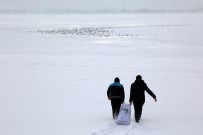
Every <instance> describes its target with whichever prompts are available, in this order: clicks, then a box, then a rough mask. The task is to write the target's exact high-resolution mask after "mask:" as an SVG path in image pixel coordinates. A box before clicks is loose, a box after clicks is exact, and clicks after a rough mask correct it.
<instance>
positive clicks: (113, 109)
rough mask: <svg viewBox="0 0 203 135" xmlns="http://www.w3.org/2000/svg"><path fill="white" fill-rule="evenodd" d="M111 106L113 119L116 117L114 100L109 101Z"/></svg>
mask: <svg viewBox="0 0 203 135" xmlns="http://www.w3.org/2000/svg"><path fill="white" fill-rule="evenodd" d="M111 106H112V114H113V119H115V118H116V117H115V116H116V114H117V113H116V110H117V102H116V101H115V100H114V99H111Z"/></svg>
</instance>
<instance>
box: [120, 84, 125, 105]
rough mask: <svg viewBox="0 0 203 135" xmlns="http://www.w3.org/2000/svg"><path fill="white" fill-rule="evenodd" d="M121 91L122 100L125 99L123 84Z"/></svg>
mask: <svg viewBox="0 0 203 135" xmlns="http://www.w3.org/2000/svg"><path fill="white" fill-rule="evenodd" d="M121 91H122V96H121V99H122V102H124V101H125V91H124V87H123V86H122V87H121Z"/></svg>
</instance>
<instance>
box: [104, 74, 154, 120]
mask: <svg viewBox="0 0 203 135" xmlns="http://www.w3.org/2000/svg"><path fill="white" fill-rule="evenodd" d="M145 91H146V92H147V93H148V94H149V95H150V96H152V97H153V98H154V100H155V102H156V101H157V99H156V95H155V94H154V93H153V92H152V91H151V90H150V89H149V88H148V86H147V84H146V83H145V82H144V80H142V76H141V75H138V76H137V77H136V80H135V82H133V83H132V84H131V88H130V99H129V102H130V105H132V103H133V105H134V110H135V113H134V117H135V121H136V122H137V123H139V120H140V118H141V115H142V108H143V105H144V103H145ZM107 97H108V99H109V100H111V106H112V114H113V119H116V118H117V116H118V113H119V110H120V106H121V104H122V103H123V102H124V100H125V92H124V87H123V85H122V84H121V83H120V80H119V78H118V77H116V78H115V79H114V83H112V84H111V85H110V86H109V88H108V90H107Z"/></svg>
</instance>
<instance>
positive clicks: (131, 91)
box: [129, 85, 133, 105]
mask: <svg viewBox="0 0 203 135" xmlns="http://www.w3.org/2000/svg"><path fill="white" fill-rule="evenodd" d="M132 100H133V90H132V85H131V87H130V99H129V102H130V105H131V104H132Z"/></svg>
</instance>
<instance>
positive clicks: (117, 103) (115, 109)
mask: <svg viewBox="0 0 203 135" xmlns="http://www.w3.org/2000/svg"><path fill="white" fill-rule="evenodd" d="M121 102H122V101H121V99H120V98H113V99H111V106H112V113H113V116H114V114H116V115H118V113H119V111H120V107H121Z"/></svg>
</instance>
